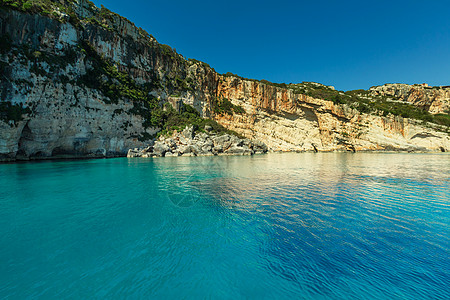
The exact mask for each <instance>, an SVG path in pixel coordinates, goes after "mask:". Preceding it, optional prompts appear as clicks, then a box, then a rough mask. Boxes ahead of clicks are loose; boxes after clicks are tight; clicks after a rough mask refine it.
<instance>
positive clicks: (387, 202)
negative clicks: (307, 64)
mask: <svg viewBox="0 0 450 300" xmlns="http://www.w3.org/2000/svg"><path fill="white" fill-rule="evenodd" d="M0 299H450V155H448V154H447V153H442V154H417V153H416V154H411V153H283V154H277V153H272V154H267V155H255V156H223V157H222V156H220V157H169V158H153V159H152V158H148V159H147V158H115V159H96V160H71V161H44V162H26V163H14V164H1V165H0Z"/></svg>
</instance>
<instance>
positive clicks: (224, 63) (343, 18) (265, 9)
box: [94, 0, 450, 90]
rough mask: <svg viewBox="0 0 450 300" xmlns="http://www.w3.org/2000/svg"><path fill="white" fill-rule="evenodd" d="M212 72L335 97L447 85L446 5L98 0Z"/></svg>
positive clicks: (449, 36) (449, 19)
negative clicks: (325, 90) (314, 85)
mask: <svg viewBox="0 0 450 300" xmlns="http://www.w3.org/2000/svg"><path fill="white" fill-rule="evenodd" d="M94 3H95V4H96V5H97V6H100V4H103V5H104V6H106V7H107V8H109V9H110V10H112V11H114V12H116V13H118V14H120V15H122V16H124V17H126V18H128V19H129V20H131V21H132V22H134V23H135V24H136V25H137V26H139V27H142V28H144V29H145V30H146V31H147V32H148V33H150V34H152V35H153V36H154V37H155V38H156V39H157V40H158V41H159V42H160V43H163V44H168V45H170V46H171V47H173V48H175V49H176V50H177V52H178V53H180V54H182V55H183V56H185V57H187V58H195V59H198V60H201V61H204V62H206V63H208V64H209V65H211V67H213V68H215V69H216V71H218V72H219V73H226V72H232V73H235V74H238V75H240V76H243V77H247V78H255V79H266V80H269V81H272V82H285V83H290V82H292V83H296V82H302V81H315V82H320V83H323V84H327V85H333V86H335V87H336V88H337V89H339V90H352V89H359V88H363V89H367V88H369V87H370V86H373V85H381V84H384V83H410V84H412V83H424V82H426V83H428V84H430V85H450V1H448V0H442V1H432V0H430V1H415V0H409V1H403V0H398V1H396V0H390V1H384V0H377V1H364V0H358V1H354V0H349V1H345V0H341V1H338V0H335V1H331V0H329V1H320V0H310V1H285V0H279V1H264V0H259V1H256V0H248V1H246V0H228V1H211V0H209V1H203V0H201V1H181V0H172V1H168V0H167V1H166V0H157V1H156V0H130V1H123V0H121V1H119V0H108V1H106V0H95V1H94Z"/></svg>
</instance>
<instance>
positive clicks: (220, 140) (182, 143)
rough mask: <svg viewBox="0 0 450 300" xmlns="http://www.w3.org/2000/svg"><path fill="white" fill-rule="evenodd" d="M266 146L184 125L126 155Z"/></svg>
mask: <svg viewBox="0 0 450 300" xmlns="http://www.w3.org/2000/svg"><path fill="white" fill-rule="evenodd" d="M267 150H268V148H267V146H266V145H265V144H264V143H262V142H259V141H251V140H249V139H240V138H238V137H236V136H234V135H229V134H224V135H216V134H208V133H198V134H195V133H194V127H193V126H189V127H186V128H185V129H184V130H183V131H182V132H181V133H174V134H173V135H172V136H171V137H166V138H164V137H161V138H160V139H158V140H157V141H155V142H151V143H150V144H149V145H148V146H146V147H144V148H134V149H130V150H129V151H128V155H127V157H169V156H170V157H171V156H213V155H253V154H264V153H266V152H267Z"/></svg>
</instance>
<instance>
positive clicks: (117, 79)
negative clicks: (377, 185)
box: [0, 0, 450, 160]
mask: <svg viewBox="0 0 450 300" xmlns="http://www.w3.org/2000/svg"><path fill="white" fill-rule="evenodd" d="M11 3H13V4H14V3H16V4H17V5H15V6H14V5H12V4H11ZM27 3H31V4H30V5H31V6H30V5H27ZM43 5H44V6H43ZM0 33H1V43H0V91H1V101H0V160H15V159H29V158H52V157H73V156H79V157H109V156H123V155H126V153H127V151H128V149H130V148H135V147H142V146H144V145H145V144H146V143H148V141H150V140H151V139H152V138H153V137H154V136H155V134H156V133H157V132H159V131H161V130H162V129H171V128H174V127H176V124H173V123H174V121H173V120H178V119H177V117H174V118H172V119H168V115H167V113H166V112H165V110H166V108H167V106H165V104H166V103H170V104H171V105H172V106H173V107H175V108H176V109H177V110H182V107H183V103H184V104H188V105H190V106H192V107H194V108H195V109H196V110H197V111H198V113H199V114H200V115H201V116H202V117H204V118H209V119H213V120H216V121H217V122H218V123H219V124H222V125H223V126H225V127H227V128H229V129H232V130H235V131H236V132H238V133H240V134H242V135H243V136H245V137H247V138H254V139H258V140H261V141H263V142H265V143H266V144H267V145H268V146H269V148H270V149H272V150H282V151H292V150H296V151H334V150H342V151H362V150H408V151H409V150H413V151H447V150H449V149H450V141H449V136H448V133H447V131H448V126H442V125H435V124H433V123H429V122H426V121H423V120H422V121H417V120H413V119H410V118H403V117H400V116H396V115H395V112H394V114H391V113H389V114H387V113H385V115H384V116H383V114H380V113H379V112H380V110H375V111H368V110H367V107H366V106H367V105H368V104H367V103H363V102H360V103H358V102H348V101H347V100H345V99H347V98H348V99H353V98H351V97H356V96H354V95H352V96H348V95H344V94H343V93H341V92H338V91H334V89H333V91H334V93H335V94H336V95H335V96H333V97H334V98H333V99H332V100H324V99H327V97H322V96H321V94H320V93H319V94H317V93H313V92H314V91H316V92H317V90H320V91H325V90H326V91H331V88H328V87H326V88H324V87H323V86H321V85H320V84H312V85H311V84H309V85H301V84H300V85H283V84H281V85H279V84H272V83H269V82H261V81H256V80H248V79H243V78H240V77H238V76H235V75H229V74H228V75H220V74H218V73H216V72H215V71H214V69H212V68H211V67H209V66H208V65H207V64H205V63H202V62H199V61H196V60H186V59H185V58H184V57H183V56H181V55H179V54H177V53H176V52H175V51H174V50H173V49H171V48H170V47H169V46H166V45H162V44H159V43H158V42H157V41H156V40H155V39H154V38H153V37H152V36H151V35H149V34H148V33H146V32H145V31H144V30H142V29H140V28H137V27H136V26H134V24H132V23H131V22H130V21H128V20H126V19H124V18H122V17H120V16H119V15H117V14H114V13H112V12H110V11H109V10H107V9H106V8H104V7H102V8H97V7H95V6H94V5H93V4H92V3H90V2H89V1H85V0H78V1H74V0H59V1H58V0H55V1H50V0H46V1H32V0H31V1H27V2H25V1H21V0H20V1H12V2H11V1H2V2H1V9H0ZM311 86H312V87H313V90H311ZM370 92H371V93H378V94H381V93H384V94H383V95H385V96H386V95H391V94H389V92H387V91H383V92H382V91H378V90H373V91H372V90H371V91H370ZM341 94H342V95H341ZM394 94H395V95H396V96H397V94H396V93H394ZM417 95H418V96H417V97H418V98H420V97H422V96H420V95H421V94H420V93H419V94H417ZM426 95H428V94H426ZM345 97H347V98H345ZM358 97H359V96H358ZM364 97H366V96H362V98H361V97H360V98H358V99H363V100H364V99H366V98H364ZM417 97H416V98H417ZM427 97H428V96H427ZM442 97H445V96H442ZM442 97H441V98H439V99H441V100H439V101H441V102H442V103H447V107H448V100H447V102H445V101H444V100H442V99H444V98H442ZM321 98H322V99H321ZM406 98H407V99H409V100H405V101H409V102H411V103H413V104H416V105H419V106H421V107H424V108H426V109H428V110H430V111H431V112H433V113H434V112H441V111H442V109H443V110H445V109H446V108H445V104H442V105H441V104H439V105H436V104H430V105H429V106H428V107H427V105H428V104H427V105H422V104H420V103H422V102H420V101H419V100H417V101H416V100H414V101H413V100H411V99H412V98H411V97H409V98H408V97H406ZM416 98H414V99H416ZM431 98H432V96H429V97H428V98H427V99H431ZM435 98H436V97H435ZM435 98H433V99H435ZM342 99H344V100H342ZM355 99H356V98H355ZM397 100H398V99H394V101H397ZM370 101H372V102H374V101H376V100H370ZM383 101H384V100H383ZM387 101H390V100H389V99H388V100H387ZM424 101H428V100H424ZM429 102H430V101H429ZM389 103H391V102H389ZM427 103H428V102H427ZM430 103H431V102H430ZM432 103H436V101H435V102H432ZM438 106H439V107H440V108H439V109H435V107H438Z"/></svg>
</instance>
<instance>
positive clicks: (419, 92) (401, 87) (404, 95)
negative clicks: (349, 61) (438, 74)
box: [370, 83, 450, 114]
mask: <svg viewBox="0 0 450 300" xmlns="http://www.w3.org/2000/svg"><path fill="white" fill-rule="evenodd" d="M370 92H372V94H373V95H382V96H389V97H395V98H397V99H398V100H399V101H404V102H408V103H411V104H413V105H416V106H418V107H420V108H422V109H424V110H426V111H428V112H430V113H432V114H447V113H449V111H450V86H438V87H430V86H428V85H427V84H425V83H424V84H414V85H408V84H398V83H397V84H385V85H382V86H375V87H371V88H370Z"/></svg>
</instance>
